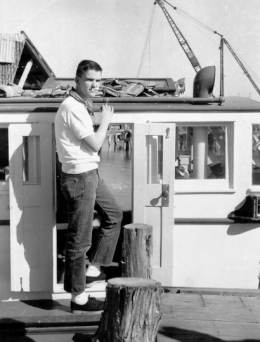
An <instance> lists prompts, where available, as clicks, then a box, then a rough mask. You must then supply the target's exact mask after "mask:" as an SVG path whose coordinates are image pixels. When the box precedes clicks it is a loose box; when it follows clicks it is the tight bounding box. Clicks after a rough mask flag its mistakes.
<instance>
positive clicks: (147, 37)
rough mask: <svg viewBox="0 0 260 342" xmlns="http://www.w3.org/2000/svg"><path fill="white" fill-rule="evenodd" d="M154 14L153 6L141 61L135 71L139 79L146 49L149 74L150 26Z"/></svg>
mask: <svg viewBox="0 0 260 342" xmlns="http://www.w3.org/2000/svg"><path fill="white" fill-rule="evenodd" d="M154 12H155V6H153V10H152V13H151V16H150V21H149V24H148V30H147V34H146V39H145V43H144V48H143V52H142V55H141V60H140V64H139V67H138V70H137V76H136V77H140V73H141V69H142V67H143V63H144V58H145V52H146V50H147V48H148V54H149V72H150V64H151V32H152V25H153V19H154Z"/></svg>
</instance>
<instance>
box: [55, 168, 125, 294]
mask: <svg viewBox="0 0 260 342" xmlns="http://www.w3.org/2000/svg"><path fill="white" fill-rule="evenodd" d="M61 189H62V192H63V194H64V197H65V199H66V201H67V209H68V230H67V243H66V257H65V275H64V289H65V291H67V292H71V293H74V294H79V293H82V292H83V291H84V290H85V283H86V281H85V279H86V276H85V272H86V261H85V255H86V252H87V251H88V250H89V249H90V247H91V244H92V224H93V214H94V207H96V209H97V210H98V212H99V213H100V214H101V216H102V218H103V219H102V225H101V228H100V232H99V236H98V241H97V243H96V245H95V250H94V251H93V253H92V255H91V257H90V261H91V263H93V264H94V263H95V264H99V265H103V266H106V265H109V264H110V263H111V262H112V259H113V256H114V252H115V248H116V245H117V241H118V237H119V233H120V228H121V220H122V211H121V209H120V208H119V206H118V205H117V203H116V201H115V199H114V197H113V195H112V194H111V192H110V191H109V189H108V188H107V186H106V184H105V183H104V181H103V180H102V179H101V178H100V177H99V173H98V170H97V169H96V170H91V171H88V172H84V173H81V174H76V175H72V174H66V173H62V176H61Z"/></svg>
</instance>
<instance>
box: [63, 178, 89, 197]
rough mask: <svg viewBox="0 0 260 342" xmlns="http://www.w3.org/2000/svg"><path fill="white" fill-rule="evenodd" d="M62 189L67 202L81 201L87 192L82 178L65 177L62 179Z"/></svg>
mask: <svg viewBox="0 0 260 342" xmlns="http://www.w3.org/2000/svg"><path fill="white" fill-rule="evenodd" d="M61 189H62V192H63V195H64V197H65V199H66V200H67V201H72V200H78V199H81V198H83V196H84V192H85V184H84V179H83V178H82V177H70V176H68V177H67V176H65V177H64V178H63V179H62V183H61Z"/></svg>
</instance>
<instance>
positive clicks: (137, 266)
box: [122, 223, 153, 279]
mask: <svg viewBox="0 0 260 342" xmlns="http://www.w3.org/2000/svg"><path fill="white" fill-rule="evenodd" d="M152 230H153V227H152V226H151V225H148V224H141V223H132V224H128V225H126V226H124V227H123V248H122V259H123V263H122V276H123V277H139V278H147V279H150V278H151V256H152Z"/></svg>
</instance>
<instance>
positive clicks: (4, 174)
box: [0, 128, 9, 181]
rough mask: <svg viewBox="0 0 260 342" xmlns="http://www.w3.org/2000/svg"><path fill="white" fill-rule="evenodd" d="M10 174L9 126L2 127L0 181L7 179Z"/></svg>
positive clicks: (0, 135) (0, 134)
mask: <svg viewBox="0 0 260 342" xmlns="http://www.w3.org/2000/svg"><path fill="white" fill-rule="evenodd" d="M8 174H9V156H8V128H0V181H6V180H7V179H8Z"/></svg>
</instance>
